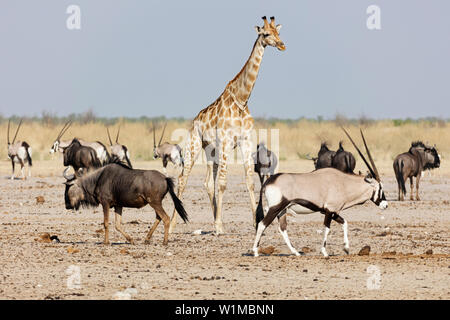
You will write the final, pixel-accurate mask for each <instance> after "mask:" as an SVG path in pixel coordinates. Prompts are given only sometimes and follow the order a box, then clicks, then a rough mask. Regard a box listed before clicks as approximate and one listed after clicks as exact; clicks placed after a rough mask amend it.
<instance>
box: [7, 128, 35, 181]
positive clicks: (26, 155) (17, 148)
mask: <svg viewBox="0 0 450 320" xmlns="http://www.w3.org/2000/svg"><path fill="white" fill-rule="evenodd" d="M10 125H11V120H9V121H8V133H7V140H8V159H11V164H12V175H11V180H14V168H15V164H16V163H20V170H21V172H22V179H25V174H24V166H25V163H28V176H29V177H31V167H32V166H33V160H32V159H31V154H32V150H31V147H30V145H29V144H28V143H26V142H25V141H17V142H16V138H17V134H18V133H19V129H20V126H21V125H22V120H20V122H19V125H18V126H17V130H16V134H15V135H14V139H13V141H12V142H10V141H9V128H10Z"/></svg>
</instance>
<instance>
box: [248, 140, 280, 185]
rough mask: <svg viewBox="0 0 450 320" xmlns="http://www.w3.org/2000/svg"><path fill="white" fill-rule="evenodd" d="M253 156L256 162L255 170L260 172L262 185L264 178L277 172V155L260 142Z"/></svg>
mask: <svg viewBox="0 0 450 320" xmlns="http://www.w3.org/2000/svg"><path fill="white" fill-rule="evenodd" d="M252 157H253V162H254V164H255V172H256V173H257V174H258V176H259V181H261V186H262V185H263V183H264V178H266V179H268V178H269V177H270V176H272V175H273V174H274V173H275V169H276V168H277V164H278V160H277V156H276V155H275V153H273V152H272V151H270V150H269V149H267V148H266V145H265V144H264V143H259V144H258V146H257V147H256V152H254V153H253V155H252Z"/></svg>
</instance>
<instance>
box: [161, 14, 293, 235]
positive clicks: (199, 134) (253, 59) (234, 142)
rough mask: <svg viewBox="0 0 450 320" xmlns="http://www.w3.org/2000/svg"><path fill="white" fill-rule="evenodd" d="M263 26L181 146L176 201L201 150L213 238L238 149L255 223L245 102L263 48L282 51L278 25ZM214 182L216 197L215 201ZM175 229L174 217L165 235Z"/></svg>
mask: <svg viewBox="0 0 450 320" xmlns="http://www.w3.org/2000/svg"><path fill="white" fill-rule="evenodd" d="M262 19H263V21H264V26H262V27H259V26H256V27H255V29H256V32H257V34H258V37H257V39H256V41H255V44H254V46H253V49H252V52H251V54H250V57H249V58H248V60H247V62H246V63H245V65H244V67H243V68H242V69H241V71H240V72H239V73H238V74H237V75H236V76H235V77H234V79H233V80H231V81H230V82H229V83H228V85H227V86H226V87H225V90H224V91H223V93H222V94H221V95H220V96H219V98H217V100H216V101H214V102H213V103H212V104H211V105H209V106H208V107H206V108H205V109H203V110H201V111H200V112H199V113H198V115H197V116H196V117H195V119H194V120H193V123H192V127H191V129H190V132H189V137H188V139H187V142H186V146H185V159H184V161H185V162H184V170H183V172H182V173H181V175H180V176H179V182H178V197H181V195H182V193H183V191H184V188H185V186H186V183H187V179H188V177H189V174H190V172H191V169H192V167H193V165H194V162H195V160H196V159H197V157H198V155H199V153H200V151H201V149H204V150H205V153H206V160H207V172H206V179H205V183H204V185H205V187H206V190H207V193H208V196H209V199H210V202H211V206H212V209H213V213H214V220H215V229H216V234H221V233H223V232H224V231H223V225H222V200H223V194H224V192H225V189H226V183H227V163H228V157H229V155H230V153H231V151H232V150H233V149H234V148H236V146H239V147H240V150H241V153H242V159H243V162H244V170H245V179H246V184H247V189H248V191H249V193H250V203H251V210H252V212H253V223H255V212H256V201H255V195H254V183H253V177H252V175H253V166H252V165H253V159H252V141H251V131H252V129H253V122H254V120H253V117H252V116H251V115H250V111H249V109H248V105H247V102H248V100H249V98H250V94H251V92H252V90H253V86H254V85H255V81H256V78H257V76H258V71H259V68H260V65H261V61H262V57H263V54H264V49H265V47H266V46H272V47H276V48H277V49H278V50H280V51H284V50H285V49H286V47H285V45H284V43H283V41H281V39H280V37H279V31H280V28H281V25H275V18H274V17H271V18H270V23H269V22H268V21H267V18H266V17H265V16H264V17H262ZM216 179H217V185H218V191H217V193H218V195H217V198H216V184H215V181H216ZM175 226H176V214H175V211H174V214H173V216H172V219H171V224H170V229H169V232H172V231H173V230H174V228H175Z"/></svg>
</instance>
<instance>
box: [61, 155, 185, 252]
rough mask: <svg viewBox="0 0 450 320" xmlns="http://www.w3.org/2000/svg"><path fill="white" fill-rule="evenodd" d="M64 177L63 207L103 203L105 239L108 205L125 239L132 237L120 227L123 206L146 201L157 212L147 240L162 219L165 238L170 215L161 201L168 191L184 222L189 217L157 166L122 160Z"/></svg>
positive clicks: (106, 235) (165, 238) (144, 203)
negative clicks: (137, 165) (132, 165)
mask: <svg viewBox="0 0 450 320" xmlns="http://www.w3.org/2000/svg"><path fill="white" fill-rule="evenodd" d="M66 171H67V169H66V170H64V173H63V175H64V177H65V178H66V179H67V182H66V183H65V184H66V190H65V194H64V198H65V204H66V209H76V210H78V209H79V207H80V206H85V207H97V206H98V205H102V207H103V217H104V228H105V239H104V243H105V244H108V243H109V209H110V208H114V211H115V227H116V230H117V231H119V232H120V233H121V234H122V235H123V236H124V237H125V238H126V239H127V241H128V242H130V243H133V239H132V238H131V237H130V236H129V235H128V234H127V233H126V232H125V231H124V230H123V229H122V223H121V220H122V209H123V208H124V207H125V208H142V207H144V206H145V205H147V204H149V205H150V206H151V207H152V208H153V209H154V210H155V212H156V221H155V223H154V225H153V227H152V228H151V229H150V231H149V233H148V234H147V237H146V240H145V242H146V243H149V242H150V238H151V237H152V234H153V232H154V231H155V229H156V227H157V226H158V224H159V222H160V221H161V220H162V221H163V223H164V241H163V244H164V245H166V244H167V242H168V235H169V225H170V218H169V216H168V215H167V213H166V212H165V211H164V209H163V207H162V201H163V199H164V197H165V195H166V194H167V192H169V193H170V196H171V197H172V200H173V203H174V206H175V210H176V211H177V212H178V214H179V216H180V217H181V218H182V219H183V220H184V221H185V222H186V221H188V217H187V214H186V211H185V210H184V207H183V204H182V202H181V201H180V199H178V197H177V196H176V195H175V192H174V190H173V181H172V179H170V178H166V177H165V176H164V175H163V174H161V173H160V172H158V171H156V170H135V169H130V168H129V167H127V166H126V165H124V164H123V163H121V162H118V163H111V164H108V165H106V166H104V167H102V168H100V169H97V170H95V171H91V172H88V173H86V174H84V175H82V176H81V177H78V178H75V176H74V175H71V176H67V175H66Z"/></svg>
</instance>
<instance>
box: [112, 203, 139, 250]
mask: <svg viewBox="0 0 450 320" xmlns="http://www.w3.org/2000/svg"><path fill="white" fill-rule="evenodd" d="M122 209H123V208H122V207H116V208H115V210H114V211H115V213H116V214H115V216H114V222H115V226H116V230H117V231H119V232H120V233H121V234H122V235H123V236H124V237H125V239H127V241H128V242H129V243H131V244H134V241H133V239H131V237H130V236H129V235H128V234H127V233H126V232H125V231H124V230H123V229H122Z"/></svg>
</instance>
